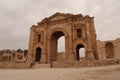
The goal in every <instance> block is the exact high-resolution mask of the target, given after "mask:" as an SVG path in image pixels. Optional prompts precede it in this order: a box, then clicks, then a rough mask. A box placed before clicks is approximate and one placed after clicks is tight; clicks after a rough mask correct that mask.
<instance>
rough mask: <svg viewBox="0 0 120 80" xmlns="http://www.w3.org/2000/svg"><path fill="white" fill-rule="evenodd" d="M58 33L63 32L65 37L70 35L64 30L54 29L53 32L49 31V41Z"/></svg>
mask: <svg viewBox="0 0 120 80" xmlns="http://www.w3.org/2000/svg"><path fill="white" fill-rule="evenodd" d="M57 31H61V32H63V33H64V35H65V37H68V33H67V32H66V31H65V30H64V29H62V28H55V29H52V30H50V31H49V34H48V39H50V38H51V36H52V34H53V33H55V32H57Z"/></svg>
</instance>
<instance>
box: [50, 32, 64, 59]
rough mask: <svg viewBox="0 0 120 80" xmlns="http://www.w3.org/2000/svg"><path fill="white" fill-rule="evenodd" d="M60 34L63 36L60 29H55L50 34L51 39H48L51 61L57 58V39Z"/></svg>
mask: <svg viewBox="0 0 120 80" xmlns="http://www.w3.org/2000/svg"><path fill="white" fill-rule="evenodd" d="M62 36H64V33H63V32H62V31H56V32H54V33H53V34H52V36H51V39H50V60H51V61H56V60H57V51H58V50H57V49H58V48H57V47H58V46H57V45H58V39H59V38H60V37H62Z"/></svg>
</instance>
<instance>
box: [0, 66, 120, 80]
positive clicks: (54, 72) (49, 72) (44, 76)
mask: <svg viewBox="0 0 120 80" xmlns="http://www.w3.org/2000/svg"><path fill="white" fill-rule="evenodd" d="M0 80H120V65H111V66H100V67H86V68H42V69H0Z"/></svg>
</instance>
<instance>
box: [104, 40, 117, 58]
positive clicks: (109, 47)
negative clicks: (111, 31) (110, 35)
mask: <svg viewBox="0 0 120 80" xmlns="http://www.w3.org/2000/svg"><path fill="white" fill-rule="evenodd" d="M105 53H106V58H107V59H110V58H114V56H115V52H114V46H113V44H112V43H110V42H109V43H106V44H105Z"/></svg>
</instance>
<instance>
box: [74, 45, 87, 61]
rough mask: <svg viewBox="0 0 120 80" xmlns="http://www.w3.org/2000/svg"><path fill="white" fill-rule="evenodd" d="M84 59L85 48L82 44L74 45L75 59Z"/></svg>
mask: <svg viewBox="0 0 120 80" xmlns="http://www.w3.org/2000/svg"><path fill="white" fill-rule="evenodd" d="M84 59H85V48H84V46H83V45H82V44H79V45H77V46H76V60H84Z"/></svg>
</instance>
